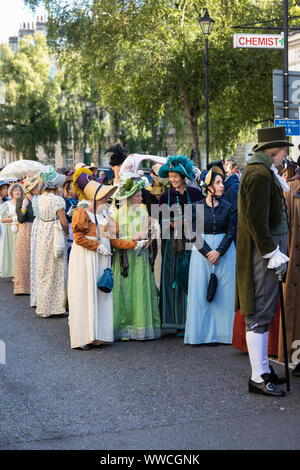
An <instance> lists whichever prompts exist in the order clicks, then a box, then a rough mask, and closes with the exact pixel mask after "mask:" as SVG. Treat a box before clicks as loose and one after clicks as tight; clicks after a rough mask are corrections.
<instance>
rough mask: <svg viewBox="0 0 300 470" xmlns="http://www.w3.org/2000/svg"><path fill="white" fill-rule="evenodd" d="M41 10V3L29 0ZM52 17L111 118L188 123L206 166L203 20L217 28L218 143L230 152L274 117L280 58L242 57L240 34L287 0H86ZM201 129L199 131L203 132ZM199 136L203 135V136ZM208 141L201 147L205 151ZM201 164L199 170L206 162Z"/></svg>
mask: <svg viewBox="0 0 300 470" xmlns="http://www.w3.org/2000/svg"><path fill="white" fill-rule="evenodd" d="M27 3H29V4H30V3H31V4H32V5H34V4H37V2H36V1H31V0H27ZM44 3H45V5H46V6H47V7H48V10H49V42H50V44H51V46H52V47H54V48H55V50H56V51H57V52H58V54H59V55H60V58H61V60H62V61H64V60H66V58H67V57H68V55H69V54H70V53H74V52H75V51H76V58H77V60H76V65H75V66H76V67H78V68H79V67H81V68H82V69H84V70H85V71H88V76H89V77H91V76H92V77H94V82H95V84H96V86H97V88H98V89H99V90H100V91H101V96H102V100H103V105H104V106H105V107H106V109H108V110H110V111H111V112H117V113H118V114H119V115H122V114H123V113H124V112H125V113H126V116H127V117H128V116H134V117H135V119H136V124H137V125H138V126H142V127H144V128H145V129H148V130H150V129H151V128H153V127H155V126H154V124H155V123H156V126H158V125H159V123H160V122H161V120H162V119H164V120H166V119H167V117H169V116H171V119H172V122H176V123H182V118H184V119H185V122H186V126H187V128H188V135H189V138H188V140H187V141H186V143H185V146H184V147H185V149H191V148H193V149H195V150H196V156H197V158H199V153H200V149H199V148H200V147H201V140H202V133H203V135H204V132H203V131H204V126H203V124H204V120H203V117H204V115H205V82H204V72H205V70H204V38H203V36H201V33H200V28H199V25H198V13H197V11H196V8H195V7H197V10H198V11H199V12H202V13H203V12H204V7H207V8H208V9H209V12H210V14H211V16H212V17H213V18H214V19H215V20H216V23H215V26H214V30H213V32H212V34H211V36H210V38H209V54H210V74H209V84H210V111H211V121H210V122H211V127H210V134H211V137H212V139H211V141H212V145H213V147H214V152H215V155H216V154H217V153H218V152H219V151H220V150H222V151H223V152H231V151H232V150H233V148H234V146H235V145H236V143H237V141H238V139H240V138H241V137H242V136H243V135H245V134H246V133H251V131H253V130H255V129H256V127H257V126H258V125H261V124H263V123H269V122H270V120H272V118H273V104H272V71H273V69H274V68H280V66H281V63H282V58H283V54H282V52H281V51H267V50H243V51H238V50H235V49H233V46H232V38H233V30H232V28H231V27H232V26H234V25H237V24H241V23H251V22H253V21H258V20H259V21H265V20H268V19H270V18H278V17H282V15H283V13H282V0H274V1H273V2H269V1H267V0H260V1H254V0H253V1H249V0H205V1H204V0H177V1H175V0H174V1H170V0H147V1H146V0H144V1H143V0H139V1H137V0H136V1H134V0H101V1H100V0H93V1H85V0H79V1H77V2H76V3H75V4H72V5H69V6H66V5H64V6H62V7H61V6H60V3H59V2H58V1H56V0H47V1H46V2H44ZM199 126H200V127H199ZM199 129H200V132H199ZM199 140H200V143H199ZM198 163H199V162H198Z"/></svg>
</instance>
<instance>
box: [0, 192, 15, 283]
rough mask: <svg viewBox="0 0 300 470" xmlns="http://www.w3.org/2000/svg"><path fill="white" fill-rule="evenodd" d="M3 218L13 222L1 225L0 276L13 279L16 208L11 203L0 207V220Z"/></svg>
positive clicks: (5, 203)
mask: <svg viewBox="0 0 300 470" xmlns="http://www.w3.org/2000/svg"><path fill="white" fill-rule="evenodd" d="M4 218H14V222H11V223H5V224H2V227H3V226H5V227H4V238H3V245H2V267H1V276H2V277H14V275H15V264H16V245H17V236H18V229H17V213H16V206H15V205H14V204H12V202H11V201H6V202H4V203H3V204H2V205H1V206H0V220H1V219H4Z"/></svg>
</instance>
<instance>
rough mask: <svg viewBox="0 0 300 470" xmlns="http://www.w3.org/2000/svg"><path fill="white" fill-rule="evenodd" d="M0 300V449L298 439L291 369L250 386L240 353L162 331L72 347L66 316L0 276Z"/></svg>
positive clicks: (299, 415)
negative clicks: (49, 311)
mask: <svg viewBox="0 0 300 470" xmlns="http://www.w3.org/2000/svg"><path fill="white" fill-rule="evenodd" d="M0 300H1V304H0V339H1V340H2V341H4V342H5V344H6V364H5V365H1V364H0V388H1V390H0V403H1V409H0V414H1V418H0V449H121V450H124V449H149V450H150V449H161V450H173V449H175V450H176V449H177V450H182V449H186V450H191V449H198V450H201V449H299V444H300V379H297V378H293V377H292V378H291V392H290V394H289V395H288V396H287V397H284V398H281V399H273V398H270V397H263V396H259V395H252V394H251V395H250V394H249V393H248V391H247V380H248V375H249V364H248V357H247V355H246V354H244V353H240V352H238V351H236V350H234V349H233V348H232V347H231V346H218V347H215V348H212V347H208V346H198V347H192V346H185V345H184V344H183V340H182V338H176V336H175V335H174V334H170V333H167V334H164V336H163V338H162V339H161V340H156V341H147V342H144V343H142V342H135V341H130V342H126V343H121V342H117V343H114V344H113V345H109V346H105V347H100V348H93V349H92V350H90V351H78V350H76V351H75V350H74V351H72V350H71V349H70V344H69V335H68V319H67V318H49V319H41V318H38V317H37V316H36V314H35V309H32V308H30V307H29V297H28V296H14V295H13V289H12V283H11V282H9V280H5V279H0ZM275 369H276V370H277V371H279V372H280V373H283V372H284V370H283V367H282V366H280V365H277V364H275ZM283 387H284V386H283Z"/></svg>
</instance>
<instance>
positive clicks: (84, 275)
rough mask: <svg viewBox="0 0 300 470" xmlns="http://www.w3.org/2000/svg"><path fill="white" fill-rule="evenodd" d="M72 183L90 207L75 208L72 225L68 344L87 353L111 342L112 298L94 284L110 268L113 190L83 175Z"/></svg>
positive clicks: (114, 187) (113, 187)
mask: <svg viewBox="0 0 300 470" xmlns="http://www.w3.org/2000/svg"><path fill="white" fill-rule="evenodd" d="M75 183H76V185H77V186H79V187H80V189H81V190H82V191H83V192H84V194H85V196H86V199H87V200H89V201H90V204H89V206H88V207H85V208H84V207H78V209H76V210H75V212H74V215H73V221H72V231H73V237H74V242H73V246H72V250H71V254H70V260H69V273H68V301H69V327H70V341H71V348H73V349H74V348H77V349H83V350H87V349H90V345H91V344H94V345H100V344H102V343H103V342H106V343H111V342H113V341H114V331H113V322H114V319H113V294H112V292H108V293H105V292H102V291H100V290H99V289H98V287H97V281H98V279H99V278H100V276H101V275H102V274H103V272H104V269H106V268H110V267H111V246H110V239H109V215H108V213H107V211H106V205H107V202H108V200H109V197H110V196H111V195H112V194H113V193H114V192H115V190H116V189H117V187H116V186H105V185H101V184H99V183H98V182H96V181H92V180H90V175H88V174H87V173H81V174H80V175H79V177H78V178H77V177H76V178H75ZM95 211H96V214H95ZM96 218H97V224H98V228H97V227H96Z"/></svg>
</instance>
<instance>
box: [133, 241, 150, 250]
mask: <svg viewBox="0 0 300 470" xmlns="http://www.w3.org/2000/svg"><path fill="white" fill-rule="evenodd" d="M148 242H149V240H139V241H138V242H137V243H136V246H135V250H139V249H140V248H143V246H145V245H146V243H148Z"/></svg>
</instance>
